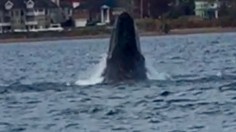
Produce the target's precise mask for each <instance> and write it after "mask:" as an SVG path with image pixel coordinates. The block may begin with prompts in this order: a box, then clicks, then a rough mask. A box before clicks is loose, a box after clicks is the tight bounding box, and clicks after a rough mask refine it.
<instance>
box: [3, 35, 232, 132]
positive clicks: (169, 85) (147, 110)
mask: <svg viewBox="0 0 236 132" xmlns="http://www.w3.org/2000/svg"><path fill="white" fill-rule="evenodd" d="M108 42H109V41H108V39H94V40H70V41H68V40H67V41H55V42H34V43H31V44H29V43H20V44H19V43H18V44H5V45H0V131H1V132H113V131H114V132H235V131H236V113H235V112H236V33H227V34H226V33H225V34H202V35H200V34H196V35H184V36H162V37H144V38H142V41H141V43H142V49H143V54H144V56H145V57H146V59H147V61H148V65H151V66H150V67H152V69H151V70H150V71H151V72H152V73H154V72H156V73H154V75H155V77H154V78H155V79H156V80H150V81H145V82H139V83H133V84H132V83H129V84H125V83H124V84H120V85H102V84H97V85H91V86H79V85H76V84H75V83H76V82H77V81H78V80H79V79H81V78H88V77H89V76H90V75H93V74H95V73H96V72H97V71H98V70H99V69H95V68H94V67H96V65H98V64H99V62H100V61H101V59H102V57H103V56H104V53H106V51H107V48H108ZM97 68H100V67H99V66H98V67H97ZM90 81H91V82H90V83H92V81H96V80H90Z"/></svg>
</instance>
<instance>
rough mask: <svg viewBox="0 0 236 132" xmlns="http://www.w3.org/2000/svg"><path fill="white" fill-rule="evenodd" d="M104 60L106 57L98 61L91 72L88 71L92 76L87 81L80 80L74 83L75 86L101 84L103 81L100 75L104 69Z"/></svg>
mask: <svg viewBox="0 0 236 132" xmlns="http://www.w3.org/2000/svg"><path fill="white" fill-rule="evenodd" d="M106 58H107V55H106V54H105V55H103V57H102V59H101V60H100V61H99V64H98V65H96V66H95V67H94V68H92V69H93V70H91V69H90V70H89V71H90V72H91V73H90V74H92V75H91V76H90V77H89V78H88V79H81V80H78V81H76V82H75V84H76V85H80V86H87V85H95V84H98V83H101V82H102V81H103V79H104V78H103V77H102V73H103V71H104V69H105V68H106Z"/></svg>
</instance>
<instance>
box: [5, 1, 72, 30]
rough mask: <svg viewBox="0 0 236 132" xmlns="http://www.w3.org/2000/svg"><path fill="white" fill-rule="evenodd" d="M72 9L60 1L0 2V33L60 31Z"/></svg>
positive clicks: (70, 15)
mask: <svg viewBox="0 0 236 132" xmlns="http://www.w3.org/2000/svg"><path fill="white" fill-rule="evenodd" d="M70 17H72V7H71V6H69V5H67V4H63V5H62V6H61V3H60V0H1V2H0V33H5V32H37V31H48V30H54V29H55V30H61V29H62V28H61V26H60V25H61V23H62V22H65V21H67V20H68V19H69V18H70Z"/></svg>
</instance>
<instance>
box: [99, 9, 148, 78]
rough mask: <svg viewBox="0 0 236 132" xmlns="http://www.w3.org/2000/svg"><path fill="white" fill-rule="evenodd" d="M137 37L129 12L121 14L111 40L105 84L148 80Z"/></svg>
mask: <svg viewBox="0 0 236 132" xmlns="http://www.w3.org/2000/svg"><path fill="white" fill-rule="evenodd" d="M137 35H138V34H137V33H136V26H135V22H134V20H133V18H132V17H131V16H130V15H129V14H128V13H127V12H123V13H122V14H120V16H118V18H117V20H116V22H115V25H114V28H113V31H112V35H111V38H110V45H109V50H108V57H107V62H106V68H105V70H104V73H103V75H102V76H103V77H104V82H119V81H126V80H145V79H147V76H146V68H145V58H144V56H143V55H142V53H141V50H140V42H139V41H140V40H139V36H137Z"/></svg>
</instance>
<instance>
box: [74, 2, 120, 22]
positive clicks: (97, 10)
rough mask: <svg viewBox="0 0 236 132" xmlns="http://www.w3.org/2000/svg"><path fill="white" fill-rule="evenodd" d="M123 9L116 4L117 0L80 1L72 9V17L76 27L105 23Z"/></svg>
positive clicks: (112, 20) (111, 20) (112, 19)
mask: <svg viewBox="0 0 236 132" xmlns="http://www.w3.org/2000/svg"><path fill="white" fill-rule="evenodd" d="M124 10H125V9H124V8H122V7H121V6H119V5H118V2H117V0H97V1H93V3H92V4H91V0H87V1H81V2H80V4H79V5H78V6H77V7H76V8H75V9H74V13H73V19H74V21H75V26H76V27H84V26H89V25H90V26H91V25H107V24H111V23H113V22H114V19H115V17H116V16H117V15H119V14H120V12H122V11H124Z"/></svg>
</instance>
